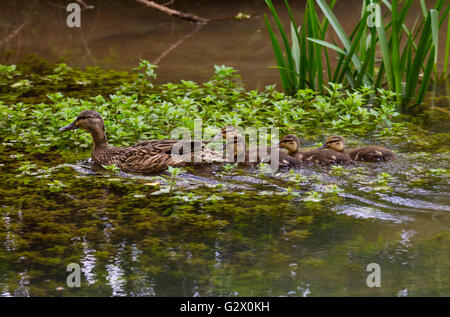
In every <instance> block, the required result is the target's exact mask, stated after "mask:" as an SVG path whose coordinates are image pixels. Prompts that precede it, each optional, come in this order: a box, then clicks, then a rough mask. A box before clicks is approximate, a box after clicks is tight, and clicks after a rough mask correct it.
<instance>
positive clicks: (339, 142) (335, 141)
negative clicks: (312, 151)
mask: <svg viewBox="0 0 450 317" xmlns="http://www.w3.org/2000/svg"><path fill="white" fill-rule="evenodd" d="M322 148H327V149H330V150H334V151H338V152H342V151H344V148H345V144H344V138H343V137H341V136H340V135H333V136H330V137H328V138H326V139H325V143H324V145H323V146H322Z"/></svg>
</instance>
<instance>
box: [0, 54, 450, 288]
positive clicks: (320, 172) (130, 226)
mask: <svg viewBox="0 0 450 317" xmlns="http://www.w3.org/2000/svg"><path fill="white" fill-rule="evenodd" d="M138 68H139V69H137V70H136V73H135V74H125V73H120V74H114V73H109V75H111V78H115V79H118V78H122V79H123V81H120V83H119V82H116V81H115V79H114V80H113V79H111V82H110V83H108V80H106V79H107V78H109V77H105V78H104V79H105V81H104V82H103V81H102V80H101V78H102V76H109V75H107V74H108V72H103V71H100V70H96V69H87V70H84V71H81V70H78V69H75V68H70V67H68V66H67V65H50V64H48V63H43V62H41V63H40V64H39V63H38V64H37V65H35V66H33V65H29V66H28V68H27V67H26V66H24V65H22V66H20V65H18V66H17V67H13V66H2V67H0V77H1V80H0V89H1V92H2V95H1V96H0V100H1V104H0V113H1V119H0V138H1V140H2V141H1V142H0V156H1V162H2V163H1V164H0V172H1V174H2V182H1V184H0V267H1V269H2V275H1V276H0V290H1V292H2V295H4V296H8V295H17V296H19V295H21V294H22V295H23V294H25V295H26V294H29V295H31V296H61V295H62V296H111V295H133V296H137V295H147V296H194V295H200V296H211V295H217V296H225V295H232V296H299V295H301V294H305V295H312V296H319V295H330V296H331V295H355V296H357V295H358V296H366V295H367V296H368V295H374V294H376V295H384V296H396V295H397V294H398V292H399V291H401V290H404V289H406V288H407V289H408V295H410V296H416V295H417V296H420V295H425V296H429V295H440V296H448V295H449V294H450V290H449V288H448V285H450V283H448V282H449V281H448V279H449V277H448V274H445V273H443V272H447V271H448V270H446V269H447V268H448V266H449V258H448V246H449V245H450V244H449V242H450V241H449V238H450V236H449V235H448V233H447V232H446V231H447V228H448V225H449V224H450V219H449V217H448V214H449V213H448V211H449V207H448V197H449V196H448V194H449V187H448V185H449V184H448V176H449V168H450V166H449V161H450V160H449V158H450V151H449V150H450V149H449V147H448V144H449V142H443V140H448V135H447V134H446V133H443V131H439V133H434V132H430V131H428V130H427V129H426V128H424V127H418V126H416V125H414V124H413V123H411V122H410V121H411V120H409V119H407V117H403V116H400V115H398V113H397V112H396V111H395V110H394V109H395V107H394V106H393V104H392V98H391V97H390V95H389V96H388V93H386V96H388V97H386V98H385V99H382V98H380V99H379V100H378V102H377V103H376V104H374V105H370V106H368V105H366V103H367V100H368V98H369V97H368V96H369V93H368V92H367V91H345V90H342V87H338V86H335V87H334V88H333V89H334V90H332V91H331V93H330V95H320V94H317V93H315V92H313V91H310V90H307V89H306V90H302V91H299V92H298V93H297V95H296V96H293V97H289V96H286V95H285V94H283V93H280V92H278V91H276V90H275V88H274V87H272V86H271V87H267V88H266V89H265V90H262V91H256V90H252V91H247V90H245V89H244V88H243V87H242V85H241V83H240V80H239V76H238V75H237V74H236V71H235V70H234V69H232V68H230V67H225V66H217V67H216V68H215V74H214V76H213V78H212V79H211V80H210V81H208V82H206V83H202V84H197V83H194V82H190V81H181V82H180V83H167V84H163V85H154V84H152V83H151V80H152V79H153V78H154V76H156V73H155V68H154V67H153V66H152V65H151V64H149V63H147V62H145V61H141V63H140V66H139V67H138ZM40 70H41V71H42V73H39V71H40ZM85 72H86V73H90V74H85ZM100 74H103V75H102V76H100ZM139 74H140V75H139ZM44 77H45V78H44ZM75 77H78V78H75ZM74 78H75V80H76V81H78V83H76V82H72V81H73V80H74ZM24 80H28V81H29V85H30V86H26V85H22V86H20V85H17V86H15V87H11V85H14V84H15V83H18V82H22V81H24ZM100 82H102V83H103V85H104V86H100V88H98V89H97V88H95V85H97V84H98V85H100V84H101V83H100ZM37 83H39V85H38V84H37ZM44 83H45V84H46V85H47V86H45V87H44V86H41V84H42V85H44ZM58 85H61V86H58ZM79 85H82V86H83V87H86V90H79V89H78V88H77V87H79ZM54 87H56V88H55V90H54ZM69 87H75V88H74V89H73V90H70V89H69ZM81 92H82V93H83V94H84V95H83V96H81ZM87 108H93V109H96V110H97V111H99V112H101V113H102V115H104V116H105V125H106V129H107V132H108V136H109V138H110V142H111V143H112V144H114V145H117V146H126V145H129V144H134V143H136V142H137V141H139V140H144V139H152V138H167V136H168V135H169V133H170V131H171V130H172V129H175V128H176V127H181V126H185V127H188V128H189V129H192V128H193V122H194V118H196V117H199V118H202V120H203V122H206V126H204V130H205V131H207V132H208V133H209V132H211V133H210V134H215V133H217V131H218V127H221V126H224V125H227V124H234V125H241V126H243V127H245V126H248V125H251V126H257V127H259V126H265V125H270V126H272V125H275V126H279V127H280V128H281V133H295V134H298V135H299V136H302V137H303V139H302V142H303V143H304V144H302V146H304V147H305V148H315V147H318V146H319V144H320V142H322V141H323V139H324V136H326V135H329V134H331V133H333V134H334V133H335V132H339V133H340V134H346V135H348V137H347V139H348V140H349V143H350V144H352V145H358V144H375V143H376V144H383V145H386V146H388V147H389V148H392V149H393V150H395V151H396V153H397V154H398V158H397V159H396V160H393V161H390V162H384V163H379V164H376V163H364V162H357V163H356V165H354V166H331V167H328V166H304V167H301V168H298V169H292V170H290V171H282V172H274V171H269V170H267V169H268V165H260V166H259V167H248V168H247V167H242V166H239V165H238V164H223V165H210V166H207V167H197V166H193V167H186V168H183V169H181V168H172V167H171V168H169V169H168V170H167V171H165V172H163V173H160V174H158V175H141V174H128V173H124V172H121V171H118V170H117V167H116V166H113V165H112V166H103V167H102V166H100V167H99V166H96V165H95V164H93V162H91V161H90V160H89V159H88V157H89V148H90V147H91V139H90V137H89V135H87V133H84V132H75V133H67V134H62V133H59V131H58V129H59V128H60V127H62V126H64V125H67V123H69V122H71V121H72V120H73V118H74V116H76V114H78V113H79V112H80V110H85V109H87ZM413 233H414V234H413ZM405 237H407V240H408V241H407V243H406V242H405V241H406V240H405V239H406V238H405ZM373 262H376V263H379V264H380V265H381V267H382V270H383V271H382V272H383V282H382V283H383V287H382V288H380V289H370V288H368V287H367V286H366V284H365V283H364V281H365V278H362V276H363V277H364V274H366V272H365V267H366V266H367V264H369V263H373ZM69 263H79V264H80V266H81V267H82V272H83V273H82V280H81V287H80V288H70V287H67V286H66V284H65V281H66V277H67V271H66V268H67V265H68V264H69ZM437 276H440V278H439V283H438V282H437Z"/></svg>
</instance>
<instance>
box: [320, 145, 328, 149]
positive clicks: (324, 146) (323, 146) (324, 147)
mask: <svg viewBox="0 0 450 317" xmlns="http://www.w3.org/2000/svg"><path fill="white" fill-rule="evenodd" d="M326 148H327V145H326V144H324V145H322V146H321V147H319V149H320V150H325V149H326Z"/></svg>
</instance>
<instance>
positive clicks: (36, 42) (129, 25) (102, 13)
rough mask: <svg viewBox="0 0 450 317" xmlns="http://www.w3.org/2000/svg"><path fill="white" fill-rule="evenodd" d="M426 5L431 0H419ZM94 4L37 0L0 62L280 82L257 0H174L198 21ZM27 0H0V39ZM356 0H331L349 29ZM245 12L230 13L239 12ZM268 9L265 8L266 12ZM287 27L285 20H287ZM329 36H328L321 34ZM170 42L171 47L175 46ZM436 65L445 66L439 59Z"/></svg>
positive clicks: (297, 5) (20, 17) (113, 0)
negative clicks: (141, 65)
mask: <svg viewBox="0 0 450 317" xmlns="http://www.w3.org/2000/svg"><path fill="white" fill-rule="evenodd" d="M274 2H275V6H276V8H277V10H278V12H279V15H280V18H281V20H282V21H285V22H286V27H288V25H287V21H289V17H288V14H287V12H286V10H285V8H284V4H283V3H282V1H274ZM425 2H426V3H427V5H428V7H431V6H432V5H434V1H431V0H429V1H425ZM87 3H89V4H92V5H94V7H95V8H94V9H92V10H83V11H82V22H81V25H82V26H81V28H68V27H67V26H66V17H67V12H66V11H65V6H64V4H65V2H63V1H57V0H45V1H39V3H38V5H36V6H34V8H33V10H32V12H33V13H32V15H31V16H32V18H31V19H30V20H29V22H28V24H26V25H25V27H24V28H23V31H22V32H20V33H19V34H18V35H17V36H16V37H14V39H12V40H11V41H10V42H8V43H6V44H5V45H3V46H1V47H0V63H17V62H18V61H20V60H22V59H23V58H24V56H26V54H29V53H35V54H37V55H39V56H40V57H42V58H44V59H47V60H50V61H53V62H54V61H57V60H58V59H61V58H63V59H65V60H66V61H67V62H68V63H69V64H70V65H73V66H86V65H98V66H101V67H103V68H107V69H119V70H129V69H131V68H133V67H136V66H137V64H138V58H143V59H146V60H149V61H150V62H153V63H156V64H157V65H158V66H159V68H158V81H159V82H161V83H165V82H169V81H172V82H178V81H179V80H180V79H185V80H193V81H196V82H203V81H206V80H208V79H209V78H210V77H211V72H212V70H213V65H214V64H216V65H222V64H224V65H228V66H233V67H234V68H235V69H237V70H239V72H240V74H242V78H243V81H244V83H245V84H246V86H247V87H248V88H250V89H253V88H259V89H261V88H264V87H265V86H266V85H271V84H273V83H278V84H279V85H280V81H279V75H278V71H277V70H276V69H274V68H270V67H272V66H274V65H276V62H275V58H274V55H273V51H272V47H271V44H270V40H269V37H268V34H267V31H266V27H265V24H264V19H263V14H264V13H268V10H267V5H266V4H265V2H264V1H261V0H244V1H242V0H239V1H237V0H228V1H226V4H224V2H223V1H213V0H198V1H191V0H176V1H175V2H174V4H173V5H172V6H171V7H172V8H174V9H177V10H181V11H184V12H190V13H193V14H195V15H198V16H202V17H207V18H210V19H212V22H211V23H209V24H208V25H205V26H203V27H201V28H200V29H199V28H198V26H195V25H194V24H192V23H189V22H186V21H184V20H180V19H177V18H173V17H170V16H168V15H166V14H163V13H161V12H158V11H156V10H154V9H151V8H147V7H145V6H143V5H142V4H139V3H137V2H135V1H127V0H121V1H117V0H89V1H87ZM31 5H32V1H28V0H20V1H17V0H3V1H1V3H0V21H2V24H1V26H0V40H1V39H3V38H5V37H6V36H7V35H8V34H10V33H11V32H13V31H14V30H15V29H17V27H19V26H20V25H21V23H22V22H23V21H25V20H26V17H27V15H29V7H31ZM360 6H361V1H360V0H350V1H349V0H347V1H337V3H336V6H335V8H334V10H333V11H334V13H335V14H336V16H337V17H338V18H339V20H340V22H341V23H342V24H343V27H344V28H345V29H346V30H347V32H350V30H352V29H353V27H354V26H355V24H356V23H357V17H358V16H359V15H360ZM291 7H292V9H293V12H294V16H295V17H296V18H297V20H299V21H300V20H301V18H302V16H303V10H304V8H305V1H291ZM420 10H421V9H420V4H419V1H413V4H412V6H411V10H410V14H409V15H408V18H407V19H406V24H407V25H410V26H412V25H413V24H414V21H415V18H416V15H417V14H420V12H421V11H420ZM239 12H242V13H245V14H249V15H250V16H251V18H250V19H241V20H238V19H234V17H235V16H236V15H237V14H238V13H239ZM269 16H270V14H269ZM286 29H289V28H286ZM326 40H328V41H330V42H333V40H332V39H331V38H328V39H326ZM174 47H175V48H174ZM444 51H445V35H443V36H442V37H441V38H440V45H439V54H440V56H444V55H443V54H444ZM440 63H441V64H440V65H439V67H440V68H441V69H442V67H443V59H441V60H440Z"/></svg>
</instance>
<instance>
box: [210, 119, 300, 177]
mask: <svg viewBox="0 0 450 317" xmlns="http://www.w3.org/2000/svg"><path fill="white" fill-rule="evenodd" d="M222 137H223V138H224V139H226V140H227V144H226V148H227V155H230V154H232V155H231V157H230V156H228V157H227V158H226V160H227V161H228V162H238V163H239V164H240V165H243V166H253V165H257V164H259V163H267V164H272V163H273V162H272V161H271V160H272V157H273V155H278V168H280V169H284V168H292V167H299V166H300V165H301V162H300V161H298V160H297V159H295V158H293V157H291V156H289V155H287V154H286V153H284V152H282V151H280V150H279V149H278V148H273V147H270V146H266V147H264V146H256V147H250V148H248V147H247V146H246V142H245V137H244V136H243V135H240V134H238V133H237V131H236V129H235V128H234V127H233V126H226V127H223V128H222ZM216 138H217V137H216ZM216 138H214V139H216ZM214 139H213V140H214Z"/></svg>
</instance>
